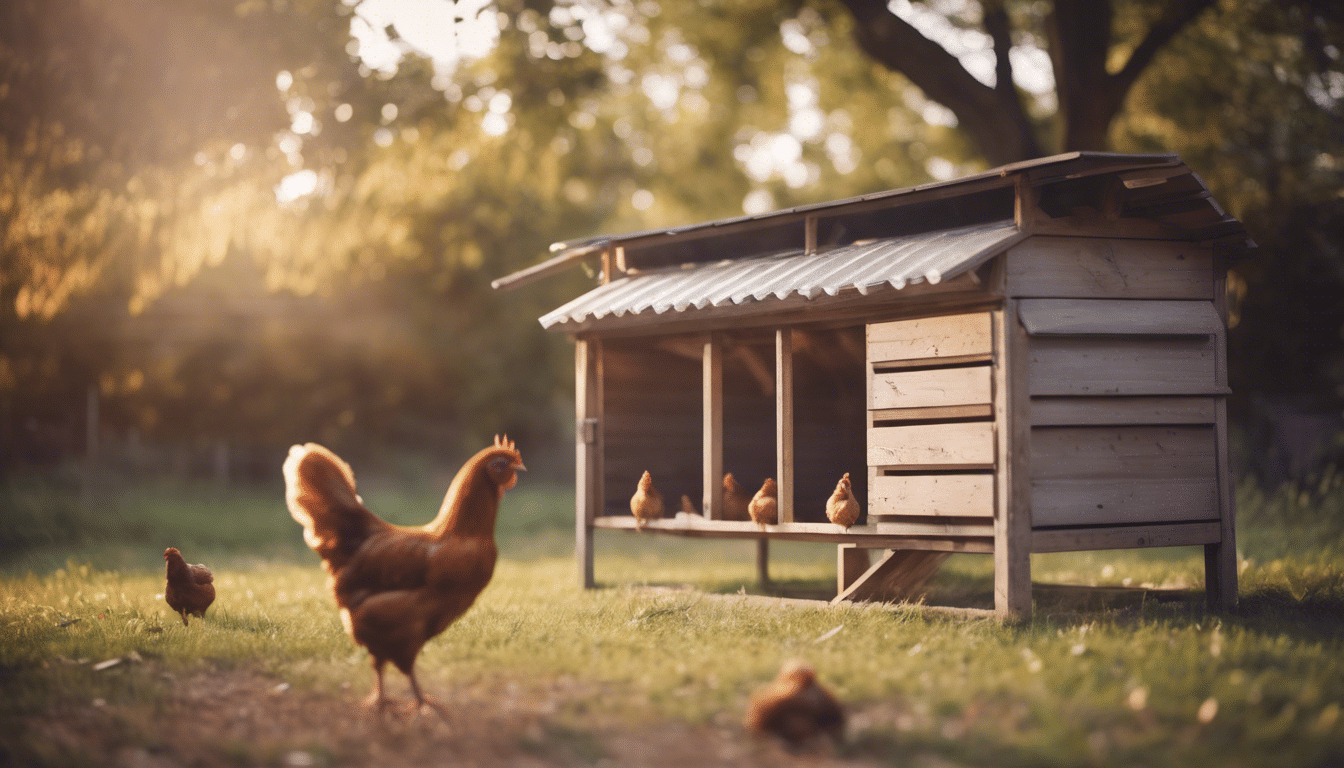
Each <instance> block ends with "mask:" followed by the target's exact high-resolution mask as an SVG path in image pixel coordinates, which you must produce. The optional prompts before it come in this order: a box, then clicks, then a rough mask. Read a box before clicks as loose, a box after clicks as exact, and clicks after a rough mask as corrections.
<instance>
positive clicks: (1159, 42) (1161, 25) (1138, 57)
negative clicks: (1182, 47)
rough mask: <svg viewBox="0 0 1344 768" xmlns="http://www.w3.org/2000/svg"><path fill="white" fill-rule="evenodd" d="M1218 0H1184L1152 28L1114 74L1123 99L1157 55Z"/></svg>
mask: <svg viewBox="0 0 1344 768" xmlns="http://www.w3.org/2000/svg"><path fill="white" fill-rule="evenodd" d="M1214 2H1215V0H1184V2H1182V3H1180V4H1179V5H1177V6H1176V7H1175V8H1174V9H1172V10H1171V11H1170V12H1168V13H1167V15H1166V16H1165V17H1164V18H1163V19H1162V20H1161V21H1159V22H1157V23H1156V24H1154V25H1153V26H1152V28H1151V29H1149V30H1148V34H1147V35H1146V36H1145V37H1144V38H1143V41H1142V42H1141V43H1139V47H1137V48H1135V49H1134V52H1133V53H1131V54H1130V55H1129V60H1128V61H1126V62H1125V66H1124V67H1122V68H1121V69H1120V71H1119V72H1117V73H1115V75H1113V76H1112V77H1113V80H1112V82H1113V83H1114V86H1113V87H1114V88H1115V89H1116V96H1117V97H1118V98H1119V99H1120V100H1121V101H1123V100H1124V95H1125V94H1126V93H1127V92H1128V91H1129V88H1130V86H1132V85H1133V84H1134V81H1136V80H1138V79H1139V75H1141V74H1143V70H1144V69H1145V68H1146V67H1147V66H1148V65H1149V64H1150V63H1151V62H1152V60H1153V57H1154V56H1156V55H1157V52H1158V51H1160V50H1161V49H1162V47H1163V46H1165V45H1166V44H1167V43H1168V42H1170V41H1171V38H1173V37H1175V36H1176V33H1178V32H1180V31H1181V30H1182V29H1185V27H1186V26H1187V25H1188V24H1190V22H1192V21H1194V20H1195V18H1196V17H1198V16H1199V14H1201V13H1203V12H1204V10H1205V9H1207V8H1209V7H1211V6H1212V5H1213V4H1214Z"/></svg>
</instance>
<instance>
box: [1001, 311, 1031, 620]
mask: <svg viewBox="0 0 1344 768" xmlns="http://www.w3.org/2000/svg"><path fill="white" fill-rule="evenodd" d="M993 315H994V317H993V322H994V411H995V418H994V431H995V449H996V452H997V467H996V472H995V479H996V486H995V491H996V499H995V509H994V609H995V610H996V611H997V612H998V613H999V614H1000V615H1002V616H1004V617H1008V618H1025V617H1027V616H1029V615H1030V614H1031V545H1032V541H1031V399H1030V396H1029V393H1028V391H1027V369H1028V366H1029V363H1030V358H1029V357H1028V347H1027V331H1026V329H1025V328H1023V327H1022V323H1021V321H1019V320H1018V313H1017V301H1016V300H1014V299H1006V300H1005V301H1004V304H1003V308H1002V309H1001V310H997V311H995V312H994V313H993Z"/></svg>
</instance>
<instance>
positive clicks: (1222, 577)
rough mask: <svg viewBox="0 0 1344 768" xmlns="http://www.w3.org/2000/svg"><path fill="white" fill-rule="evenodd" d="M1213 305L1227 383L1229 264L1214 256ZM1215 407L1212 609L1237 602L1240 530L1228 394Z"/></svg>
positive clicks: (1207, 581)
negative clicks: (1229, 441) (1216, 533)
mask: <svg viewBox="0 0 1344 768" xmlns="http://www.w3.org/2000/svg"><path fill="white" fill-rule="evenodd" d="M1213 305H1214V308H1215V309H1217V310H1218V317H1219V318H1221V319H1222V321H1223V322H1222V327H1221V328H1220V329H1219V330H1218V333H1217V335H1216V337H1215V339H1214V350H1215V357H1216V361H1215V364H1214V365H1215V368H1214V376H1215V378H1214V383H1215V384H1216V385H1217V386H1219V387H1225V386H1227V265H1226V263H1225V262H1223V261H1222V260H1215V264H1214V280H1213ZM1214 407H1215V410H1214V435H1215V437H1214V439H1215V440H1216V441H1217V453H1218V519H1219V521H1220V524H1219V528H1220V533H1221V536H1220V539H1221V540H1220V541H1219V542H1218V543H1217V544H1205V545H1204V591H1205V596H1206V601H1207V604H1208V608H1209V610H1211V611H1223V610H1231V609H1233V608H1236V606H1237V533H1236V522H1235V521H1236V495H1235V492H1236V489H1235V487H1234V486H1233V483H1232V469H1231V467H1230V465H1229V459H1230V457H1229V456H1228V447H1227V398H1226V397H1225V396H1220V397H1218V398H1217V403H1216V404H1215V406H1214Z"/></svg>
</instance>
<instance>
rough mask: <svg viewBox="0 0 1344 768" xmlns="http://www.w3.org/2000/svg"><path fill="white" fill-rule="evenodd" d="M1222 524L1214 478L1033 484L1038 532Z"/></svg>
mask: <svg viewBox="0 0 1344 768" xmlns="http://www.w3.org/2000/svg"><path fill="white" fill-rule="evenodd" d="M1217 519H1218V482H1217V478H1216V477H1209V478H1183V477H1182V478H1142V477H1135V478H1124V479H1120V478H1080V479H1068V480H1041V481H1037V482H1033V483H1032V484H1031V521H1032V525H1033V526H1034V527H1037V528H1046V527H1058V526H1079V525H1132V524H1135V523H1174V522H1185V521H1191V520H1217Z"/></svg>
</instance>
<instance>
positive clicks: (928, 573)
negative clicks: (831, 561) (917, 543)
mask: <svg viewBox="0 0 1344 768" xmlns="http://www.w3.org/2000/svg"><path fill="white" fill-rule="evenodd" d="M951 556H952V553H951V552H939V551H934V550H925V549H889V550H887V553H886V556H885V557H883V558H882V559H881V560H879V561H877V562H876V563H875V564H873V565H872V566H870V567H869V568H868V570H866V571H864V572H863V574H862V575H860V576H859V577H858V578H857V579H855V580H854V581H853V583H851V584H850V585H849V586H847V587H845V588H844V589H843V590H841V591H840V594H838V595H836V596H835V598H834V599H833V600H831V603H832V604H836V603H843V602H846V601H856V602H857V601H861V600H873V601H881V602H898V601H901V600H909V599H910V598H912V597H915V595H916V594H917V593H918V592H919V590H920V589H921V588H922V587H923V586H924V585H925V584H927V583H928V581H929V579H930V578H932V577H933V574H935V573H937V572H938V567H939V566H940V565H942V564H943V561H944V560H946V559H947V558H949V557H951Z"/></svg>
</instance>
